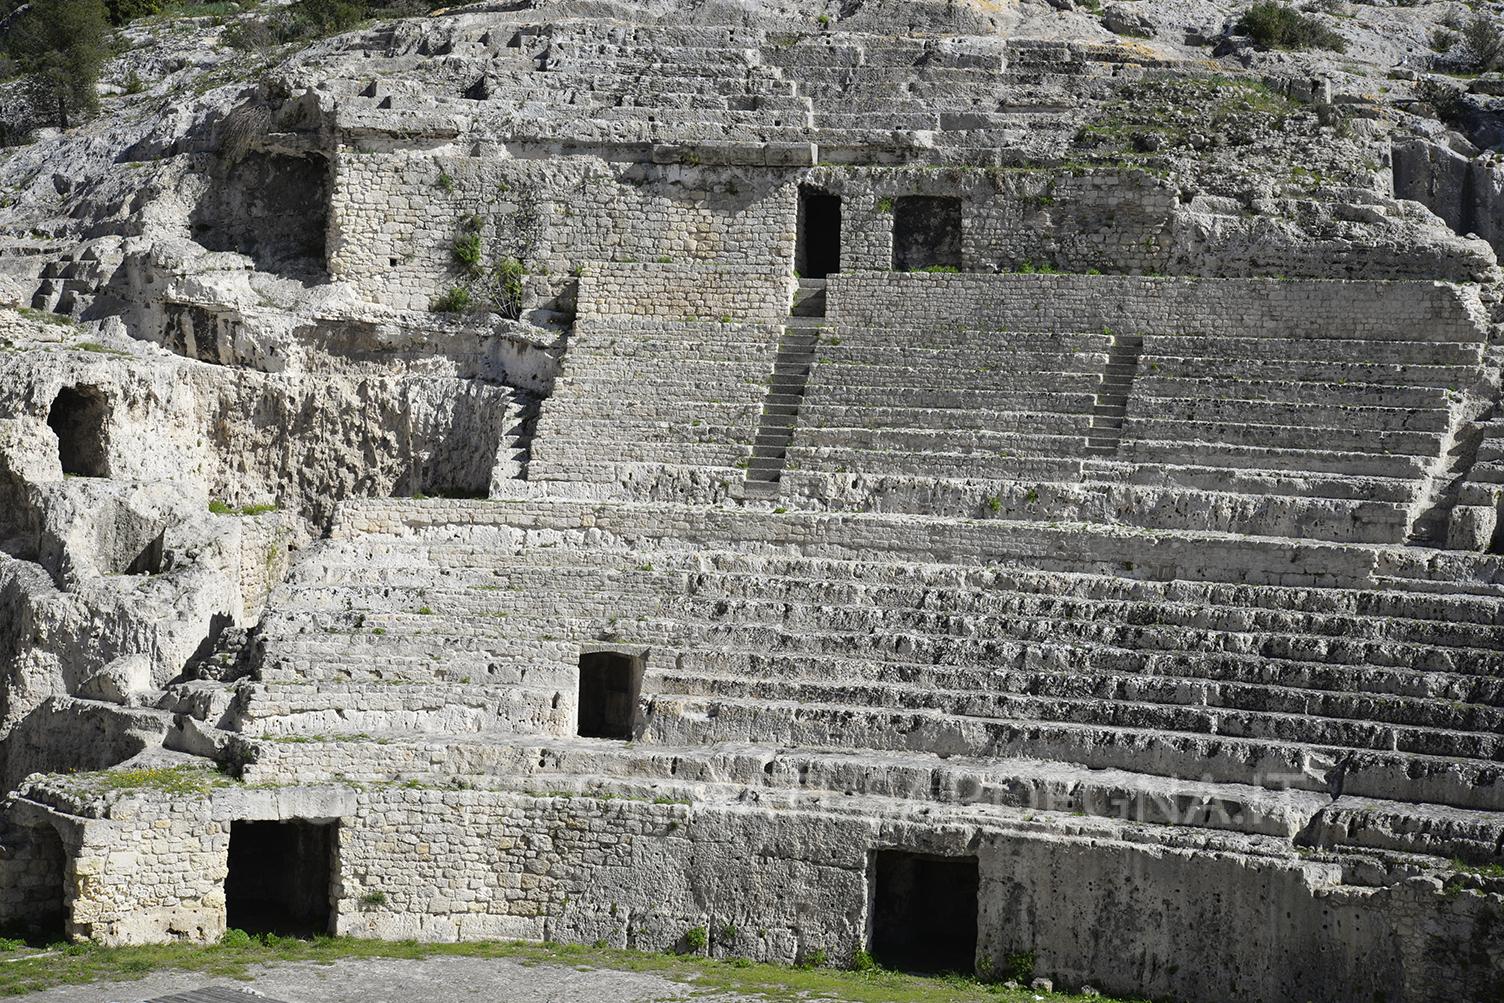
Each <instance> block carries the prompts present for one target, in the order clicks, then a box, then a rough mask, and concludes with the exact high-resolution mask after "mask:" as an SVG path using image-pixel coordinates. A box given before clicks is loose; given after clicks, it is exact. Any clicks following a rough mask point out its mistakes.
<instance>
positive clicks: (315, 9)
mask: <svg viewBox="0 0 1504 1003" xmlns="http://www.w3.org/2000/svg"><path fill="white" fill-rule="evenodd" d="M292 11H293V19H294V20H295V21H296V22H298V23H299V26H300V28H302V32H301V33H303V34H306V35H335V34H338V33H339V32H342V31H349V30H350V29H351V28H353V27H355V26H356V25H357V24H359V23H360V22H361V21H362V20H364V19H365V16H366V5H365V4H364V3H363V2H353V3H352V2H351V0H293V5H292Z"/></svg>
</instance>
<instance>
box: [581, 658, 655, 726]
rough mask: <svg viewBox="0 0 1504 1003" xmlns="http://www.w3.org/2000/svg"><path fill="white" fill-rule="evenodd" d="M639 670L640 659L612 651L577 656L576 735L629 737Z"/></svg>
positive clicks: (633, 723) (639, 688)
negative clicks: (577, 723) (578, 690)
mask: <svg viewBox="0 0 1504 1003" xmlns="http://www.w3.org/2000/svg"><path fill="white" fill-rule="evenodd" d="M642 669H643V665H642V659H641V658H635V657H633V656H632V655H624V654H622V653H620V652H616V651H593V652H586V653H585V654H582V655H580V692H579V708H580V716H579V727H578V732H579V734H580V736H581V737H582V738H616V739H628V738H631V737H632V730H633V728H634V727H635V726H636V724H637V698H638V696H639V695H640V694H641V692H642Z"/></svg>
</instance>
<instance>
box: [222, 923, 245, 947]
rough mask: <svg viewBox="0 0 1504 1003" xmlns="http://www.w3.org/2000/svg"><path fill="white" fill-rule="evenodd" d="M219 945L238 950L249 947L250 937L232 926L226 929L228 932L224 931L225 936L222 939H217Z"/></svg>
mask: <svg viewBox="0 0 1504 1003" xmlns="http://www.w3.org/2000/svg"><path fill="white" fill-rule="evenodd" d="M219 945H220V946H221V947H236V948H239V947H250V946H251V935H250V934H248V933H246V932H245V931H244V930H237V929H236V928H235V927H233V926H232V927H230V929H228V930H226V931H225V935H224V936H223V937H220V938H219Z"/></svg>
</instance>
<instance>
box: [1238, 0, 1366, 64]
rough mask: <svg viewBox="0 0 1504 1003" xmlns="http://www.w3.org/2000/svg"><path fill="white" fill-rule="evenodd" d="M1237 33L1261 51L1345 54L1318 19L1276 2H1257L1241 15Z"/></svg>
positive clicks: (1337, 38)
mask: <svg viewBox="0 0 1504 1003" xmlns="http://www.w3.org/2000/svg"><path fill="white" fill-rule="evenodd" d="M1237 30H1238V31H1240V32H1242V33H1243V34H1245V35H1247V36H1248V37H1249V38H1252V39H1253V41H1254V44H1256V45H1257V46H1258V47H1259V48H1261V49H1330V50H1331V51H1333V52H1345V51H1347V43H1346V42H1344V41H1343V39H1342V36H1341V35H1339V34H1338V33H1337V32H1335V31H1333V30H1332V29H1331V28H1328V27H1327V26H1326V25H1325V24H1322V23H1321V21H1320V19H1319V18H1315V17H1312V16H1310V15H1309V14H1302V13H1301V12H1300V11H1298V10H1296V9H1295V8H1294V7H1291V6H1290V5H1288V4H1285V3H1281V2H1280V0H1260V2H1259V3H1256V4H1254V5H1253V6H1252V7H1250V8H1248V9H1247V10H1246V11H1244V12H1243V17H1242V18H1241V19H1240V20H1239V21H1238V24H1237Z"/></svg>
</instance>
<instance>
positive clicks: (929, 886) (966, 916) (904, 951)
mask: <svg viewBox="0 0 1504 1003" xmlns="http://www.w3.org/2000/svg"><path fill="white" fill-rule="evenodd" d="M872 867H873V882H872V940H871V944H872V948H871V949H872V957H873V958H874V959H875V960H876V961H877V963H878V964H880V965H882V966H883V967H884V968H894V969H898V970H899V971H906V972H932V973H933V972H960V973H962V974H964V975H970V974H972V973H973V972H974V971H975V970H976V955H977V887H978V884H979V879H978V874H977V858H976V857H931V856H925V855H924V854H919V853H905V852H903V851H901V850H879V851H878V852H876V853H874V854H873V855H872Z"/></svg>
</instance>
